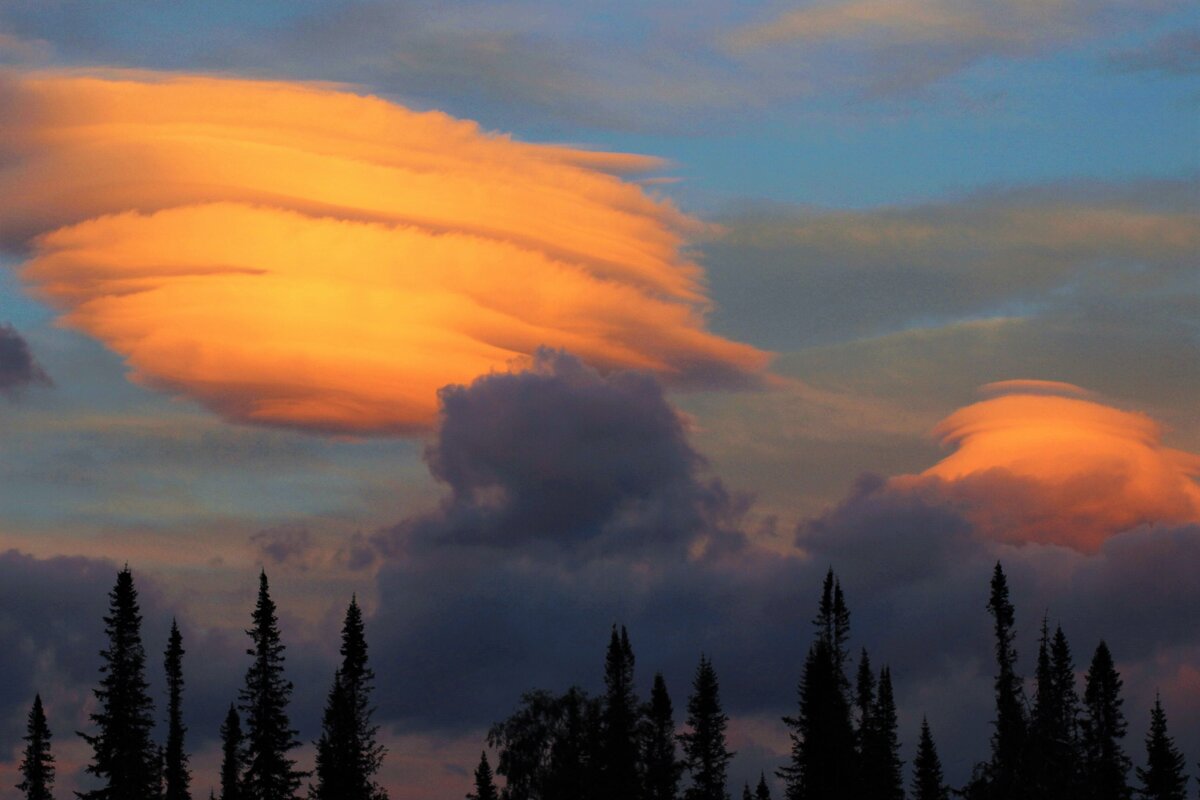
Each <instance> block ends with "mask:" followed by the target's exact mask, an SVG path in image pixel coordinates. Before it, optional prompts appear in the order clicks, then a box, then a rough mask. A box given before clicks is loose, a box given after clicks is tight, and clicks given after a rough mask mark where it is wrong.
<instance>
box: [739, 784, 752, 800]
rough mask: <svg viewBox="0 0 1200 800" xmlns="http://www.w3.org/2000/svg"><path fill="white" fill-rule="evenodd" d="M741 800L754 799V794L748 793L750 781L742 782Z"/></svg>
mask: <svg viewBox="0 0 1200 800" xmlns="http://www.w3.org/2000/svg"><path fill="white" fill-rule="evenodd" d="M742 800H754V795H752V794H750V781H746V782H745V783H743V784H742Z"/></svg>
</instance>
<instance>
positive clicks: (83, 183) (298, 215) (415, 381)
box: [0, 73, 767, 435]
mask: <svg viewBox="0 0 1200 800" xmlns="http://www.w3.org/2000/svg"><path fill="white" fill-rule="evenodd" d="M0 130H2V131H3V133H4V136H3V137H0V142H3V144H0V161H2V162H4V163H6V165H7V166H6V168H5V169H4V170H3V172H0V191H3V193H4V195H5V197H7V198H10V203H9V206H7V207H6V209H5V214H4V216H3V219H0V243H6V244H8V245H10V246H23V247H29V248H30V249H31V251H32V252H31V255H30V257H29V259H28V261H27V262H26V264H25V266H24V267H23V269H22V271H21V276H22V278H23V280H24V282H25V284H26V285H27V286H28V287H29V288H30V289H31V290H32V291H33V292H34V293H35V295H36V296H38V297H40V298H42V299H44V300H45V301H46V302H48V303H49V304H51V305H52V306H53V307H55V308H56V309H57V310H58V311H59V312H60V313H61V314H62V321H63V322H65V323H66V324H67V325H69V326H71V327H73V328H75V329H77V330H80V331H83V332H85V333H87V334H89V335H91V336H94V337H96V338H97V339H99V340H100V341H102V342H103V343H104V344H106V345H107V346H108V347H110V348H112V349H113V350H114V351H116V352H117V353H119V354H120V355H121V356H123V357H124V358H125V359H126V361H127V363H128V365H129V367H130V369H131V371H132V377H133V378H134V379H135V380H138V381H141V382H144V383H146V384H148V385H152V386H156V387H160V388H163V389H166V390H168V391H171V392H174V393H177V394H180V395H184V396H187V397H190V398H192V399H195V400H197V401H199V402H200V403H202V404H203V405H205V406H206V407H208V408H210V409H212V410H213V411H215V412H216V413H218V414H221V415H222V416H224V417H225V418H227V419H230V420H233V421H238V422H246V423H255V424H265V425H275V426H284V427H292V428H299V429H305V430H312V431H322V432H335V433H351V434H361V435H372V434H405V433H410V432H415V431H420V430H425V429H428V428H429V427H431V426H432V424H433V422H434V420H435V418H436V413H437V395H436V392H437V389H438V388H440V387H442V386H445V385H448V384H466V383H469V382H470V381H471V380H472V379H473V378H475V377H476V376H478V375H481V374H486V373H488V372H490V371H493V370H502V369H504V368H505V367H506V365H507V364H509V363H510V362H512V361H514V360H517V359H521V358H527V357H529V356H531V355H532V354H533V353H534V352H536V350H537V349H538V348H539V347H541V346H548V347H554V348H564V349H567V350H570V351H571V352H573V353H575V354H577V355H578V356H580V357H581V358H583V359H584V360H585V361H586V362H587V363H589V364H591V365H592V366H594V367H596V368H598V369H601V370H613V369H625V368H635V369H641V370H646V371H649V372H653V373H656V374H657V375H659V376H660V377H662V378H663V379H665V380H666V381H668V382H673V383H676V384H709V385H711V384H714V383H723V384H728V383H730V382H734V383H736V382H747V381H751V382H752V381H754V380H755V376H756V375H757V374H759V373H761V371H762V370H763V369H765V367H766V362H767V356H766V354H764V353H762V352H761V351H758V350H756V349H754V348H752V347H749V346H747V345H742V344H738V343H735V342H730V341H728V340H725V339H722V338H720V337H718V336H715V335H713V334H711V333H709V332H708V331H707V330H706V327H705V313H706V310H707V306H708V300H707V295H706V290H705V287H704V283H703V273H702V270H701V269H700V267H699V266H698V265H697V264H695V263H694V262H693V261H691V260H690V259H689V258H688V257H687V255H686V254H685V252H684V245H685V237H686V236H687V235H688V234H689V233H691V232H694V231H696V230H697V229H699V228H701V227H702V226H701V224H700V223H699V222H697V221H696V220H694V219H692V218H690V217H687V216H686V215H684V214H682V213H680V212H679V211H678V210H677V209H675V208H674V207H673V206H672V205H671V204H670V203H668V202H666V201H663V200H659V199H656V198H653V197H651V196H650V195H648V194H647V193H646V191H645V190H644V189H643V188H641V187H640V186H638V185H637V184H636V183H634V182H632V181H629V180H624V179H622V178H621V177H620V175H621V174H625V173H639V172H645V171H647V170H650V169H653V168H655V167H657V166H659V165H660V164H659V162H658V161H656V160H654V159H649V158H645V157H641V156H631V155H624V154H606V153H595V152H588V151H583V150H578V149H573V148H568V147H562V146H550V145H531V144H523V143H520V142H516V141H513V140H512V139H510V138H508V137H506V136H501V135H497V134H492V133H487V132H485V131H482V130H480V129H479V127H478V126H477V125H475V124H474V123H471V122H465V121H462V120H457V119H454V118H452V117H449V116H447V115H445V114H441V113H436V112H434V113H416V112H413V111H410V110H408V109H405V108H403V107H401V106H398V105H395V104H393V103H389V102H386V101H383V100H380V99H377V98H371V97H362V96H358V95H354V94H351V93H349V92H346V91H339V90H335V89H332V88H328V87H317V86H313V85H308V84H293V83H281V82H280V83H267V82H251V81H242V80H231V79H217V78H205V77H193V76H175V75H170V76H169V75H162V74H153V73H136V74H135V73H104V74H95V75H80V74H60V73H48V74H32V75H31V74H16V75H12V74H10V75H8V76H7V77H4V76H0Z"/></svg>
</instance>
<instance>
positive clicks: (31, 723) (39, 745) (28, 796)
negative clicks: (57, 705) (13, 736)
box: [17, 694, 54, 800]
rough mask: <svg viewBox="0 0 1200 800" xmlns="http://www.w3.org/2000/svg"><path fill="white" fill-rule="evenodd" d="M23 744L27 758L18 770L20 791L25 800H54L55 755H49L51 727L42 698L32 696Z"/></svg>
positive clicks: (38, 695)
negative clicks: (47, 721) (47, 722)
mask: <svg viewBox="0 0 1200 800" xmlns="http://www.w3.org/2000/svg"><path fill="white" fill-rule="evenodd" d="M24 740H25V743H26V744H25V756H24V758H23V759H22V760H21V766H20V767H19V768H18V771H19V772H20V773H21V778H22V780H21V782H20V783H19V784H17V789H18V791H20V792H21V794H22V796H23V797H24V798H25V800H54V795H53V794H52V791H51V790H52V789H53V788H54V755H53V754H52V753H51V752H50V726H49V725H47V724H46V712H45V710H44V709H43V708H42V696H41V695H40V694H35V695H34V696H33V707H32V708H30V709H29V717H28V722H27V724H26V726H25V736H24Z"/></svg>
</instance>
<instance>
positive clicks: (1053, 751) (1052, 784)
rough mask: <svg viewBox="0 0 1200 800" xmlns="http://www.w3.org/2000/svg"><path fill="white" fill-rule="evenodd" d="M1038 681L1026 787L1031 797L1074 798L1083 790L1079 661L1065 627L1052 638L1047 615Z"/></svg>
mask: <svg viewBox="0 0 1200 800" xmlns="http://www.w3.org/2000/svg"><path fill="white" fill-rule="evenodd" d="M1036 681H1037V688H1036V693H1035V695H1034V704H1033V713H1032V715H1031V718H1030V721H1029V736H1028V739H1027V752H1026V758H1025V765H1026V791H1027V794H1028V796H1029V797H1030V798H1031V800H1039V799H1041V800H1070V799H1071V798H1073V797H1075V796H1076V795H1077V793H1078V790H1079V760H1080V759H1079V753H1078V750H1079V743H1078V734H1077V727H1078V723H1077V717H1078V714H1079V695H1078V693H1077V692H1076V690H1075V665H1074V663H1073V662H1072V659H1071V649H1070V646H1069V645H1068V644H1067V638H1066V636H1065V635H1064V634H1063V632H1062V628H1061V627H1059V628H1057V629H1056V630H1055V632H1054V636H1053V638H1051V636H1050V627H1049V623H1048V621H1047V620H1046V619H1045V618H1043V619H1042V633H1041V637H1040V638H1039V640H1038V659H1037V673H1036Z"/></svg>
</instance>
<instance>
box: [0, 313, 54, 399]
mask: <svg viewBox="0 0 1200 800" xmlns="http://www.w3.org/2000/svg"><path fill="white" fill-rule="evenodd" d="M34 385H42V386H50V385H51V381H50V376H49V375H47V374H46V372H45V370H43V369H42V367H41V365H39V364H38V362H37V360H36V359H34V357H33V353H32V352H31V351H30V349H29V343H28V342H26V341H25V339H24V338H22V336H21V334H19V333H17V330H16V329H15V328H14V327H13V326H12V325H9V324H8V323H2V322H0V394H4V395H7V396H8V397H10V398H11V397H14V396H15V395H16V394H17V392H19V391H20V390H22V389H24V388H25V387H27V386H34Z"/></svg>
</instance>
